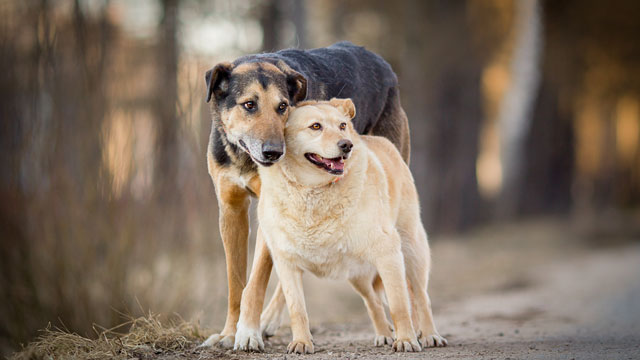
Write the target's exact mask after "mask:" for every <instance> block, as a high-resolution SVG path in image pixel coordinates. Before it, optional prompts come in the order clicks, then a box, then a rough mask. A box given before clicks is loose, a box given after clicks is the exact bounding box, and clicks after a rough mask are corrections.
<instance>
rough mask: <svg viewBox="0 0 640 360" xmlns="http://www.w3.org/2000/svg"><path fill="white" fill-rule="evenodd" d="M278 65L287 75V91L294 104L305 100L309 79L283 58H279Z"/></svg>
mask: <svg viewBox="0 0 640 360" xmlns="http://www.w3.org/2000/svg"><path fill="white" fill-rule="evenodd" d="M276 66H277V67H278V69H280V70H282V72H283V73H284V74H285V76H286V77H287V91H288V92H289V100H291V102H292V103H293V105H295V104H296V103H298V102H300V101H302V100H304V99H305V98H306V97H307V79H306V78H305V77H304V76H303V75H302V74H300V73H299V72H297V71H295V70H293V69H292V68H291V67H290V66H289V65H287V63H285V62H284V61H282V60H278V62H277V63H276Z"/></svg>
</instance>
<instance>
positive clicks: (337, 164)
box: [322, 158, 344, 170]
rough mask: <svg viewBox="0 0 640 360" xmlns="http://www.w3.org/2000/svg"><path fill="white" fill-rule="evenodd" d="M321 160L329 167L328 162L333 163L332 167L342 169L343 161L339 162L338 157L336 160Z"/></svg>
mask: <svg viewBox="0 0 640 360" xmlns="http://www.w3.org/2000/svg"><path fill="white" fill-rule="evenodd" d="M322 162H323V163H325V164H327V167H329V168H331V167H330V166H329V164H333V169H334V170H344V163H343V162H340V159H338V160H334V159H324V158H323V159H322Z"/></svg>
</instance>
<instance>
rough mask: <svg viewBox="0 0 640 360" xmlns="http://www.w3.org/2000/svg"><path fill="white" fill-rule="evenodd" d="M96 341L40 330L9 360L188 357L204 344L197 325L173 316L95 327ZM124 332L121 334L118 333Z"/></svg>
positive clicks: (57, 329)
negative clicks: (165, 318) (40, 331)
mask: <svg viewBox="0 0 640 360" xmlns="http://www.w3.org/2000/svg"><path fill="white" fill-rule="evenodd" d="M94 330H95V332H96V335H97V338H96V339H89V338H86V337H84V336H80V335H78V334H76V333H72V332H69V331H68V330H66V329H60V328H52V327H51V325H49V326H48V327H47V328H46V329H44V330H42V334H41V335H40V336H38V338H37V339H36V340H34V341H33V342H31V343H30V344H29V345H27V346H26V347H25V348H24V349H23V350H22V351H20V352H17V353H15V354H14V355H13V356H12V357H11V359H12V360H27V359H90V360H94V359H95V360H97V359H132V358H137V359H147V358H151V357H154V358H155V357H158V356H162V355H173V356H179V355H181V354H185V353H190V352H192V350H193V349H194V348H195V347H196V346H197V345H198V344H199V343H201V342H202V340H204V338H205V335H206V334H204V333H203V330H202V329H201V328H200V325H199V324H194V323H191V322H186V321H184V320H183V319H182V318H180V317H178V316H176V317H174V318H172V319H169V320H167V321H166V323H165V322H163V321H161V317H160V316H159V315H154V314H151V313H150V314H149V315H147V316H144V317H138V318H129V319H128V321H126V322H124V323H123V324H121V325H118V326H116V327H115V328H111V329H101V328H99V327H97V326H94ZM121 331H123V332H121Z"/></svg>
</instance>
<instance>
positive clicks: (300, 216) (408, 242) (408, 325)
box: [238, 99, 446, 353]
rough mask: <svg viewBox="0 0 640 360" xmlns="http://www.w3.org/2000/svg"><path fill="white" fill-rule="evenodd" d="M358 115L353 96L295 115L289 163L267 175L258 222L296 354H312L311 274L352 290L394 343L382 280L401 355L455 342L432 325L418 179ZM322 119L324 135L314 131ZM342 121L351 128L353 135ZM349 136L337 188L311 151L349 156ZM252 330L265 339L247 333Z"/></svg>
mask: <svg viewBox="0 0 640 360" xmlns="http://www.w3.org/2000/svg"><path fill="white" fill-rule="evenodd" d="M354 115H355V109H354V107H353V103H352V102H351V100H348V99H347V100H340V99H332V100H331V101H330V102H317V103H316V102H312V103H307V104H305V105H304V106H301V107H298V108H296V109H294V110H293V111H292V113H291V114H290V116H289V120H288V122H287V124H286V128H285V139H286V146H287V149H288V151H287V153H286V155H285V157H284V158H283V159H282V160H281V161H279V162H278V163H276V164H275V165H273V166H271V167H260V170H259V171H260V178H261V180H262V195H261V197H260V202H259V205H258V218H259V222H260V230H261V233H262V235H263V237H264V240H265V242H266V244H267V246H268V247H269V250H270V252H271V255H272V258H273V261H274V264H275V267H276V271H277V272H278V277H279V279H280V281H281V285H282V289H283V291H284V295H285V299H286V302H287V305H288V307H289V313H290V316H291V324H292V331H293V341H292V343H291V344H290V345H289V347H288V351H289V352H298V353H306V352H313V343H312V341H311V334H310V332H309V325H308V317H307V314H306V309H305V304H304V298H303V297H304V294H303V293H302V283H301V275H302V272H303V271H309V272H311V273H313V274H315V275H316V276H319V277H328V278H335V279H348V280H349V281H350V282H351V283H352V285H353V287H354V288H355V289H356V291H358V293H359V294H360V295H361V296H362V297H363V299H364V301H365V304H366V305H367V310H368V312H369V315H370V317H371V318H372V321H373V323H374V327H375V330H376V337H375V340H374V343H375V344H376V345H383V344H385V343H390V342H391V337H392V334H391V332H390V329H389V325H388V321H387V320H386V316H385V315H384V308H383V305H382V299H381V297H380V295H379V294H378V293H377V291H376V290H377V289H374V283H375V282H376V280H378V281H379V279H377V277H378V276H379V277H380V278H381V279H382V283H383V284H384V289H385V290H386V295H387V299H388V302H389V307H390V311H391V315H392V318H393V322H394V326H395V329H396V333H395V335H396V336H395V341H394V342H393V344H392V346H393V348H394V349H395V350H397V351H419V350H420V349H421V345H422V347H428V346H443V345H446V340H445V339H444V338H442V337H441V336H440V335H439V334H438V332H437V330H436V328H435V325H434V324H433V319H432V315H431V306H430V302H429V298H428V295H427V291H426V290H427V281H428V275H429V266H430V259H429V257H430V253H429V245H428V243H427V236H426V233H425V231H424V228H423V226H422V223H421V221H420V213H419V212H420V210H419V204H418V196H417V192H416V189H415V185H414V183H413V178H412V176H411V173H410V171H409V168H408V167H407V165H406V164H405V162H404V161H403V160H402V157H401V156H400V154H399V153H398V151H397V150H396V148H395V147H394V146H393V144H392V143H391V142H389V141H388V140H386V139H385V138H382V137H372V136H360V135H358V134H357V133H356V131H355V130H354V129H353V127H352V125H351V122H350V117H353V116H354ZM316 122H318V123H320V124H321V125H322V130H313V129H311V128H310V126H311V124H313V123H316ZM341 123H346V124H347V128H346V129H345V130H341V129H340V124H341ZM341 139H348V140H351V141H352V142H353V150H352V151H351V154H350V157H349V158H348V159H346V160H345V172H344V174H343V175H342V176H339V179H338V181H335V180H336V178H337V176H336V175H332V174H330V173H329V172H327V171H325V170H324V169H321V168H318V167H317V166H316V165H314V164H312V163H311V162H310V161H308V160H307V159H306V158H305V156H304V154H305V153H315V154H319V155H321V156H323V157H325V158H335V157H338V156H340V155H341V154H343V153H342V151H341V149H340V148H339V147H338V146H337V143H338V141H340V140H341ZM410 294H411V297H410ZM412 308H413V319H412V314H411V311H412V310H411V309H412ZM241 326H242V324H239V326H238V327H239V328H240V327H241ZM414 329H415V330H414ZM252 331H253V332H255V333H259V332H258V331H254V330H245V332H248V333H249V332H252ZM416 334H417V335H416ZM420 343H421V345H420Z"/></svg>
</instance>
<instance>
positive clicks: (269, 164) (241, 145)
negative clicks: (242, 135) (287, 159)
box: [238, 140, 275, 167]
mask: <svg viewBox="0 0 640 360" xmlns="http://www.w3.org/2000/svg"><path fill="white" fill-rule="evenodd" d="M238 144H240V147H241V148H242V149H244V151H245V152H246V153H247V154H249V156H250V157H251V160H253V161H255V162H256V163H258V164H259V165H262V166H264V167H269V166H271V165H273V164H275V162H274V161H260V160H258V159H256V158H255V156H253V154H251V151H249V147H247V144H246V143H245V142H244V141H242V140H240V141H238Z"/></svg>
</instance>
